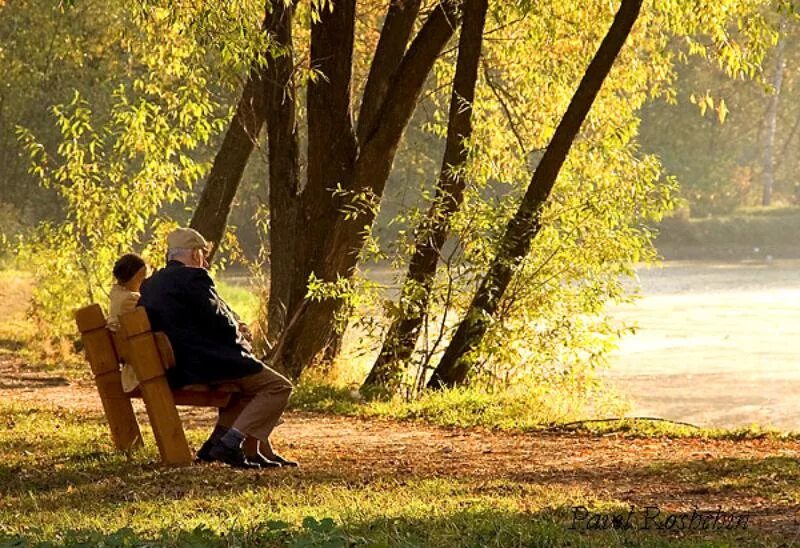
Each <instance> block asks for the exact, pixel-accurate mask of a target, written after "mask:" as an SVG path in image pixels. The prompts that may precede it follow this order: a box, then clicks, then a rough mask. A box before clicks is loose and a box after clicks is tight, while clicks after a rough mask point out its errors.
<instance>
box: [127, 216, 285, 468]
mask: <svg viewBox="0 0 800 548" xmlns="http://www.w3.org/2000/svg"><path fill="white" fill-rule="evenodd" d="M167 245H168V247H169V251H168V255H167V265H166V267H165V268H163V269H161V270H159V271H158V272H156V273H155V274H153V276H152V277H151V278H150V279H148V280H147V281H146V282H145V284H144V285H143V286H142V290H141V293H142V297H141V299H140V301H139V304H141V305H142V306H144V307H145V309H146V310H147V315H148V317H149V318H150V322H151V323H152V325H153V329H154V330H160V331H164V332H165V333H166V334H167V337H168V338H169V340H170V343H171V344H172V348H173V351H174V353H175V367H173V368H171V369H169V370H168V371H167V378H168V380H169V383H170V385H171V386H172V387H173V388H180V387H182V386H186V385H189V384H222V383H225V384H235V385H237V386H238V387H239V389H240V390H241V392H240V393H239V394H236V395H235V396H234V397H233V398H231V402H230V404H228V406H227V407H224V408H222V409H220V411H219V420H218V422H217V425H216V427H215V428H214V432H213V433H212V434H211V437H210V438H209V439H208V441H206V442H205V443H204V444H203V447H202V448H201V449H200V451H198V453H197V457H198V459H199V460H202V461H207V462H210V461H221V462H224V463H227V464H229V465H231V466H234V467H238V468H266V467H277V466H296V465H297V463H296V462H293V461H289V460H287V459H285V458H283V457H281V456H280V455H278V454H277V453H275V452H274V451H273V449H272V445H271V444H270V441H269V436H270V433H271V432H272V429H273V428H274V427H275V426H276V425H277V424H278V423H279V422H280V419H281V414H282V413H283V410H284V409H285V408H286V404H287V403H288V401H289V395H290V394H291V392H292V385H291V383H290V382H289V381H288V380H287V379H286V378H285V377H283V376H282V375H280V374H278V373H276V372H275V371H273V370H272V369H270V368H269V367H267V366H265V365H264V364H263V363H262V362H261V361H259V360H258V359H257V358H256V357H255V356H254V355H253V353H252V348H251V346H250V342H249V340H248V339H247V338H246V336H245V335H246V334H247V333H248V331H247V328H246V326H244V325H243V324H241V323H240V322H239V320H238V318H237V316H236V315H235V314H234V313H233V311H232V310H231V309H230V308H229V307H228V305H227V304H226V303H225V301H223V300H222V298H220V296H219V295H218V294H217V290H216V288H215V287H214V282H213V280H212V279H211V277H210V276H209V274H208V271H207V270H206V267H207V266H208V263H207V261H206V256H207V253H208V249H209V244H208V242H207V241H206V240H205V239H204V238H203V237H202V236H201V235H200V233H199V232H197V231H195V230H192V229H190V228H179V229H177V230H174V231H173V232H171V233H170V234H169V236H168V237H167Z"/></svg>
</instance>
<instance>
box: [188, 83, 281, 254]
mask: <svg viewBox="0 0 800 548" xmlns="http://www.w3.org/2000/svg"><path fill="white" fill-rule="evenodd" d="M263 78H264V68H262V67H253V68H252V69H251V70H250V77H249V78H248V80H247V83H246V84H245V86H244V90H243V91H242V98H241V99H240V100H239V105H238V106H237V108H236V114H234V116H233V119H232V120H231V123H230V125H229V126H228V130H227V132H226V133H225V137H224V139H223V140H222V146H220V148H219V151H217V155H216V157H215V158H214V164H213V165H212V167H211V173H209V175H208V180H207V181H206V185H205V187H203V192H202V194H200V201H199V202H198V204H197V208H196V209H195V210H194V214H193V215H192V220H191V223H190V225H189V226H191V227H192V228H194V229H195V230H197V231H198V232H200V234H202V235H203V236H204V237H205V238H206V239H207V240H209V241H211V242H215V243H216V244H217V245H215V246H214V248H213V249H212V250H211V254H210V255H209V261H210V260H211V259H212V258H213V256H214V254H215V253H216V251H217V249H218V248H219V243H220V241H221V240H222V237H223V235H224V234H225V226H226V225H227V223H228V215H229V214H230V212H231V204H232V203H233V198H234V197H235V196H236V190H237V189H238V188H239V183H240V182H241V180H242V174H243V173H244V168H245V167H246V166H247V162H248V160H249V159H250V154H251V153H252V152H253V149H254V148H255V143H256V140H257V139H258V134H259V133H260V132H261V127H262V126H263V125H264V119H265V112H264V97H263V94H264V93H263Z"/></svg>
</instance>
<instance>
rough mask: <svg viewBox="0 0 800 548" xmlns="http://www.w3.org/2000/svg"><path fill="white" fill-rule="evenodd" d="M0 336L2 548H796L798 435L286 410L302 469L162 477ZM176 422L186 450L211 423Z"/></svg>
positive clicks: (90, 398) (89, 404)
mask: <svg viewBox="0 0 800 548" xmlns="http://www.w3.org/2000/svg"><path fill="white" fill-rule="evenodd" d="M0 289H2V290H3V291H0V298H2V295H5V298H6V299H9V298H12V299H18V298H19V292H18V289H19V288H15V287H13V286H10V285H8V284H6V285H5V286H4V287H2V288H0ZM5 304H8V301H6V303H5ZM5 320H6V323H7V322H8V321H12V322H13V321H14V318H10V319H9V318H8V317H6V318H5ZM0 339H2V340H0V545H2V544H3V543H6V544H13V543H33V542H38V541H50V542H54V543H56V544H58V545H60V544H76V545H77V544H82V545H97V544H101V543H103V544H106V545H142V544H147V543H151V544H152V543H157V544H171V545H181V546H187V545H195V546H197V545H208V544H218V545H225V546H228V545H282V544H287V543H294V545H297V546H322V545H330V546H346V545H358V544H367V545H386V546H389V545H391V546H394V545H406V546H457V545H463V546H488V545H496V546H510V545H518V546H580V545H586V546H611V545H628V546H631V545H633V546H639V545H641V546H661V545H672V544H674V543H682V544H684V545H686V546H695V545H697V544H698V543H699V542H701V541H702V542H705V543H706V544H707V545H712V546H731V545H733V546H740V545H759V546H779V545H793V544H796V543H800V524H799V523H798V522H797V517H798V515H800V514H798V512H800V487H799V486H798V480H800V466H798V460H797V458H798V456H799V455H800V441H798V439H797V438H796V437H794V436H777V435H764V436H752V435H750V436H740V435H738V434H736V433H734V432H731V433H728V434H724V433H723V434H721V435H720V434H715V435H714V436H709V435H708V433H707V432H705V431H702V430H697V431H696V435H689V436H686V435H683V436H679V437H676V436H668V435H652V436H641V435H630V433H627V432H625V431H621V430H619V429H617V430H615V429H613V428H611V429H608V430H604V431H603V432H604V433H602V434H599V433H591V432H589V433H587V432H585V431H579V432H575V431H571V430H570V429H569V428H568V427H566V426H563V427H561V428H558V429H552V430H544V431H537V432H528V433H523V432H504V431H494V430H489V429H478V428H469V429H464V428H460V429H456V428H441V427H434V426H431V425H429V424H426V423H425V422H424V421H416V422H410V421H407V422H397V421H387V420H364V419H359V418H355V417H341V416H332V415H322V414H308V413H299V412H291V413H289V414H288V416H287V420H286V423H285V424H284V425H282V426H281V427H280V428H279V429H278V430H277V431H276V434H275V445H276V446H277V447H278V448H279V449H280V450H281V451H282V452H284V453H285V454H286V455H287V456H290V457H293V458H297V459H298V460H300V462H301V463H302V467H301V468H300V469H299V470H292V469H286V470H270V471H262V472H255V473H254V472H240V471H234V470H231V469H228V468H226V467H222V466H217V465H202V466H200V465H196V466H191V467H188V468H183V469H168V468H163V467H161V466H160V465H158V463H157V458H156V452H155V449H154V443H153V440H152V437H151V436H150V435H149V434H148V433H147V432H145V435H146V447H145V449H144V450H141V451H137V452H134V453H132V454H130V455H124V454H119V453H115V452H114V451H113V450H112V447H111V444H110V441H109V439H108V433H107V430H106V427H105V424H104V422H103V416H102V410H101V407H100V404H99V400H98V398H97V396H96V393H95V391H94V388H93V386H92V384H91V381H90V379H89V378H88V375H87V374H81V373H80V372H78V373H70V372H66V371H65V370H62V369H60V368H53V367H45V366H42V365H41V364H38V363H36V362H32V361H30V360H29V359H27V358H26V357H25V354H24V353H21V352H20V348H19V343H18V341H15V340H13V338H10V337H7V336H6V337H0ZM138 410H139V413H138V415H139V422H140V424H142V425H146V424H147V420H146V415H145V414H144V413H143V412H142V409H141V406H139V407H138ZM182 414H183V417H184V420H185V424H186V426H187V431H188V436H189V439H190V442H191V443H192V444H193V445H194V446H195V447H197V446H198V445H199V443H201V442H202V439H203V437H204V436H205V435H206V434H207V432H208V430H209V428H210V425H211V424H212V422H213V416H212V415H211V414H210V413H209V412H207V411H199V410H183V411H182ZM581 505H583V506H586V507H588V508H589V509H590V510H592V511H594V512H599V513H602V514H604V515H609V514H611V513H620V514H622V513H625V512H627V511H628V508H629V507H630V506H631V505H633V506H634V507H635V509H636V510H637V514H636V515H637V521H634V522H633V523H634V524H638V525H639V526H642V525H643V521H642V515H643V513H644V512H645V508H646V507H658V508H659V510H660V512H661V514H660V515H661V516H666V515H667V514H668V513H674V512H687V513H688V512H692V510H699V511H700V512H707V513H710V512H713V511H716V510H718V509H721V510H722V511H724V512H726V513H727V515H733V514H735V515H737V516H747V522H746V524H747V529H732V530H725V529H717V530H705V531H702V530H701V531H688V530H684V531H675V530H672V531H667V530H656V529H653V530H647V531H641V530H638V531H637V530H633V531H613V530H612V531H583V532H580V531H573V530H571V529H570V526H571V525H572V523H573V517H574V510H573V508H574V507H575V506H581ZM661 523H664V522H663V519H662V521H661Z"/></svg>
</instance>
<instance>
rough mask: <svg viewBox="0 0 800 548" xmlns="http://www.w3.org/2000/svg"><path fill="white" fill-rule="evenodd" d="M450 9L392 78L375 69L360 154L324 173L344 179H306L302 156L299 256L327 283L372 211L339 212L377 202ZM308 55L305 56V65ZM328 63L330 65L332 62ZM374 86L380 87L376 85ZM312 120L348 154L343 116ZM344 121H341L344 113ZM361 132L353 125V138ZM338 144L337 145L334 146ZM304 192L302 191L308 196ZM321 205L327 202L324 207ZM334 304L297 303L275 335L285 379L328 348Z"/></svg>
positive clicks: (428, 25) (450, 2)
mask: <svg viewBox="0 0 800 548" xmlns="http://www.w3.org/2000/svg"><path fill="white" fill-rule="evenodd" d="M340 6H341V3H337V8H336V9H334V12H335V11H337V9H339V8H340ZM458 9H459V3H458V2H457V1H456V0H445V1H443V2H441V3H439V4H437V6H436V8H434V10H433V11H432V12H431V14H430V16H429V17H428V19H427V20H426V22H425V24H424V25H423V26H422V28H421V29H420V31H419V33H418V34H417V36H416V37H415V39H414V40H413V42H412V43H411V46H410V47H409V49H408V51H407V52H406V54H405V55H404V56H403V57H402V60H401V62H400V63H399V65H398V67H397V70H396V71H394V73H392V74H386V73H384V71H383V70H380V71H377V72H378V73H379V74H380V75H381V77H385V78H389V82H390V83H389V85H388V86H386V87H385V90H386V91H385V98H384V99H383V101H381V107H380V108H379V109H378V114H377V116H376V117H375V122H374V123H372V124H371V126H372V127H365V128H364V129H363V135H364V140H363V141H361V142H359V145H360V150H359V151H358V155H357V156H355V157H354V163H353V165H352V166H350V167H349V168H347V166H344V165H342V164H341V163H340V161H341V159H342V158H344V157H345V156H344V154H342V155H339V151H338V149H337V151H336V154H337V155H336V156H335V157H334V158H333V159H332V162H333V163H332V165H331V166H330V168H331V172H332V173H335V174H338V176H339V177H347V179H343V180H338V181H337V180H336V179H332V178H331V175H329V174H324V175H323V174H320V175H319V176H315V175H312V170H314V169H316V168H315V167H314V166H312V160H311V158H309V183H308V185H307V186H306V189H304V191H303V200H302V201H303V206H302V208H303V213H301V216H300V217H299V219H300V221H299V222H300V223H304V222H308V223H313V225H311V226H313V229H312V230H309V235H308V237H309V238H313V239H314V240H315V241H313V242H306V243H304V245H308V246H309V247H310V248H311V249H312V252H311V253H306V254H305V257H306V258H307V260H308V261H309V264H310V265H311V269H310V273H313V274H314V275H315V276H316V277H317V278H318V279H320V280H322V281H325V282H334V281H336V280H337V279H339V278H350V277H352V275H353V272H354V269H355V266H356V264H357V262H358V255H359V252H360V250H361V248H362V246H363V244H364V239H365V235H366V234H365V227H369V226H370V225H371V224H372V221H373V220H374V216H375V211H374V208H366V209H360V210H359V211H357V212H355V213H354V214H345V212H344V211H343V209H344V207H345V206H347V205H349V204H350V202H351V200H352V198H353V197H354V196H358V195H371V196H373V197H375V198H380V197H381V195H382V194H383V189H384V187H385V185H386V180H387V179H388V177H389V172H390V170H391V165H392V162H393V160H394V156H395V153H396V151H397V146H398V144H399V142H400V138H401V137H402V134H403V130H404V129H405V127H406V125H407V124H408V121H409V120H410V118H411V115H412V113H413V112H414V107H415V106H416V102H417V100H418V98H419V95H420V93H421V91H422V88H423V85H424V83H425V80H426V78H427V76H428V74H429V73H430V71H431V69H432V68H433V64H434V62H435V61H436V59H437V57H438V56H439V54H440V53H441V51H442V49H443V48H444V46H445V44H446V43H447V41H448V40H449V39H450V37H451V36H452V35H453V32H454V30H455V27H456V25H457V20H456V15H457V13H458ZM312 33H313V29H312ZM330 39H331V40H338V41H339V42H340V41H341V40H342V39H343V37H342V36H341V35H339V36H334V37H331V38H330ZM344 39H345V40H346V39H347V38H346V37H344ZM312 42H313V35H312ZM312 49H313V48H312ZM387 49H388V48H387ZM313 56H314V53H313V51H312V60H313ZM333 62H334V63H336V60H335V59H334V61H333ZM378 62H379V58H378V51H376V56H375V58H374V59H373V65H375V63H378ZM336 75H337V67H336V66H334V67H333V74H325V76H326V78H328V79H329V80H330V81H331V82H333V81H334V79H335V78H336ZM371 76H372V71H371ZM348 84H349V82H348ZM377 89H381V88H380V86H379V87H378V88H377ZM339 92H341V90H339ZM329 95H330V94H329ZM337 97H338V96H336V95H334V96H332V97H331V96H328V97H326V103H325V104H326V107H327V108H328V109H329V110H334V111H337V110H338V109H337V105H338V104H339V103H340V101H339V99H340V98H341V97H338V98H337ZM331 101H332V103H331ZM312 108H313V109H316V108H317V107H316V104H315V103H314V102H312V100H311V98H309V153H310V152H311V150H312V149H311V145H310V142H311V139H312V138H314V137H312V133H316V131H312V120H311V116H312V114H311V111H312ZM318 116H319V117H320V119H321V120H322V119H330V122H331V123H333V124H340V126H341V127H342V130H343V133H337V132H336V131H335V129H336V128H329V129H327V130H326V131H325V132H324V133H321V134H320V136H319V137H323V136H324V137H325V139H327V141H328V143H327V144H323V145H322V146H326V147H327V148H328V149H330V148H331V147H341V150H342V151H344V152H346V153H349V148H348V146H349V143H350V136H351V135H352V133H351V132H344V130H345V129H346V124H344V123H342V122H343V120H344V119H343V118H339V116H340V113H339V112H329V113H327V114H326V113H323V112H319V113H318ZM347 120H349V110H348V117H347ZM368 125H369V124H368ZM337 127H339V126H337ZM361 134H362V133H361V128H359V135H361ZM340 139H344V141H339V140H340ZM331 141H332V142H331ZM312 180H314V181H317V182H316V183H315V184H314V186H312V184H311V183H312ZM319 181H325V184H326V185H333V188H335V185H336V184H337V183H340V184H341V185H342V188H343V189H345V190H346V191H347V192H346V194H345V195H344V196H338V197H334V199H331V198H332V196H331V186H328V187H320V183H319ZM306 193H309V194H308V196H306ZM322 202H328V203H329V204H330V205H325V204H323V203H322ZM329 208H330V209H329ZM330 210H332V211H333V214H332V215H331V216H327V215H326V213H327V212H328V211H330ZM318 211H319V212H321V216H320V218H321V219H323V221H322V222H318V221H316V220H315V217H314V215H313V214H314V213H315V212H318ZM306 281H307V278H305V279H303V284H304V285H303V290H304V292H305V282H306ZM340 306H341V302H340V301H339V300H336V299H324V300H321V301H312V300H308V299H304V300H303V302H302V303H301V305H300V306H298V308H297V310H296V311H295V313H294V314H292V315H291V317H290V319H289V322H288V324H287V327H286V329H284V331H283V332H282V333H281V336H280V339H279V343H278V344H277V345H276V349H275V351H274V353H273V356H272V359H273V361H274V363H275V364H276V366H278V367H280V368H282V369H283V370H284V371H286V372H287V373H288V374H289V375H290V376H291V377H293V378H297V377H299V376H300V374H301V373H302V371H303V370H304V369H305V367H306V366H308V365H309V364H310V363H311V362H312V361H313V360H314V359H315V358H316V357H317V355H318V354H319V353H320V352H321V351H322V350H323V349H324V348H326V346H328V345H329V344H330V341H331V340H332V337H333V336H334V327H335V315H336V311H337V310H338V309H339V307H340Z"/></svg>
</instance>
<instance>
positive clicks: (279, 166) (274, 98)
mask: <svg viewBox="0 0 800 548" xmlns="http://www.w3.org/2000/svg"><path fill="white" fill-rule="evenodd" d="M273 10H274V11H273V14H272V23H271V24H270V34H271V36H272V38H273V40H274V41H275V44H276V46H278V47H279V48H281V50H282V51H280V52H279V53H273V57H272V58H271V59H270V63H269V66H268V67H267V71H266V82H265V86H264V101H265V106H264V111H265V113H266V121H267V143H268V145H267V146H268V154H269V210H270V216H269V228H270V232H269V238H270V239H269V242H270V246H269V268H270V286H269V302H268V307H267V339H268V340H269V341H271V342H272V341H274V340H275V339H276V338H277V337H278V334H279V333H280V331H281V330H282V329H283V327H284V325H285V322H286V318H287V314H290V313H291V312H292V311H293V310H294V309H295V307H296V306H297V302H296V300H295V299H296V298H297V297H296V295H295V293H294V288H295V276H296V271H295V269H296V258H295V254H294V244H295V242H296V241H297V239H298V237H299V235H298V233H297V230H296V223H297V193H298V144H297V124H296V102H295V101H296V95H295V87H294V78H293V75H294V59H293V43H292V19H293V15H294V13H293V11H294V6H293V5H288V6H287V5H286V4H285V3H284V2H283V0H279V1H277V2H275V6H274V7H273Z"/></svg>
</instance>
